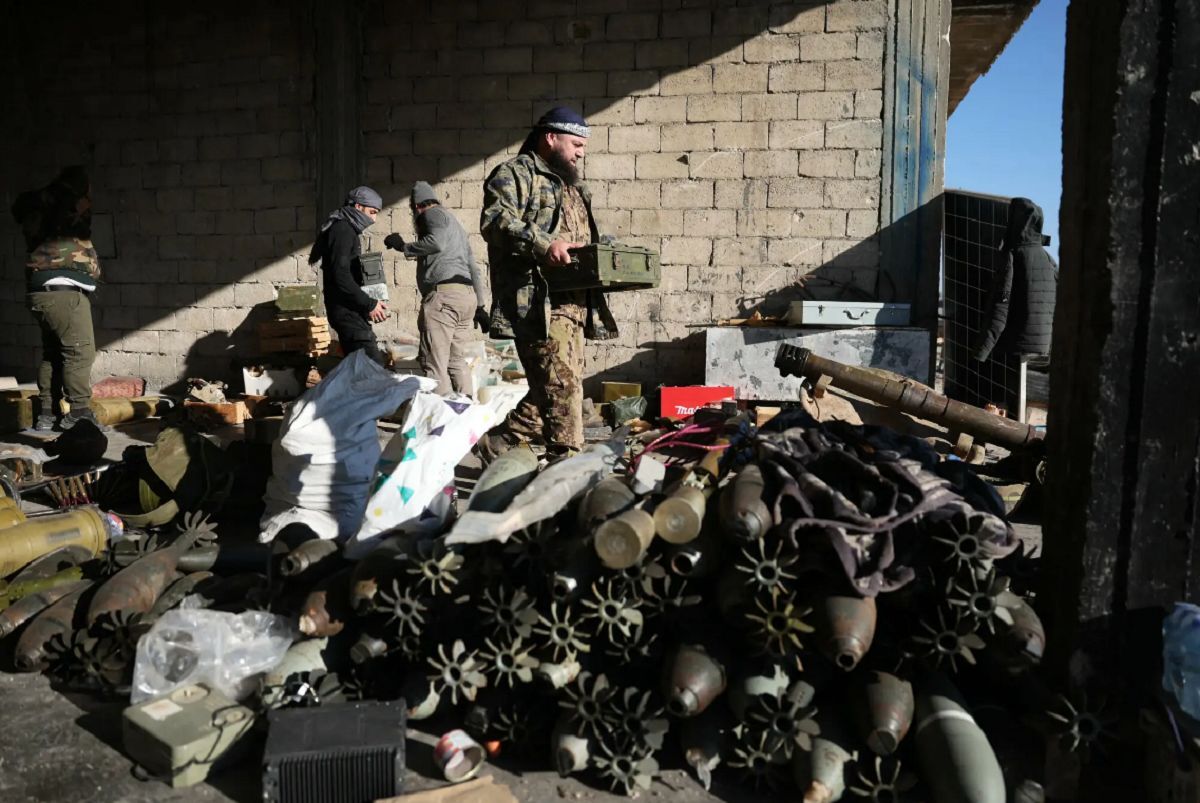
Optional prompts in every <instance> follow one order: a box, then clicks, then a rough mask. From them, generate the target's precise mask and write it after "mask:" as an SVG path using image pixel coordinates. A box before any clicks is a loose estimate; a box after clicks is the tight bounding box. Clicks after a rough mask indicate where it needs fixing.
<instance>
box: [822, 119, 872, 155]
mask: <svg viewBox="0 0 1200 803" xmlns="http://www.w3.org/2000/svg"><path fill="white" fill-rule="evenodd" d="M882 144H883V123H882V122H881V121H880V120H838V121H834V122H829V123H826V124H825V145H826V147H829V148H879V147H881V145H882Z"/></svg>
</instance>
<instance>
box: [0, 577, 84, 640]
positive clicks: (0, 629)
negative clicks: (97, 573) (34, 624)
mask: <svg viewBox="0 0 1200 803" xmlns="http://www.w3.org/2000/svg"><path fill="white" fill-rule="evenodd" d="M91 584H92V581H91V580H76V581H74V582H71V583H66V584H64V585H56V586H53V587H52V588H47V589H45V590H44V591H37V592H35V593H33V594H29V595H27V596H24V597H21V599H19V600H17V601H16V602H14V603H13V604H12V605H9V606H8V607H7V608H5V609H4V611H3V612H2V613H0V638H5V637H6V636H8V635H10V634H12V633H14V632H16V630H17V629H18V628H19V627H20V626H21V625H23V624H25V623H26V622H28V621H29V620H30V619H32V618H33V617H35V616H37V615H38V614H39V613H41V612H42V611H44V610H46V609H47V608H49V607H50V606H51V605H53V604H54V603H56V602H58V601H59V600H60V599H62V598H63V597H65V596H68V595H69V594H73V593H75V592H77V591H82V590H83V589H85V588H87V587H88V586H90V585H91Z"/></svg>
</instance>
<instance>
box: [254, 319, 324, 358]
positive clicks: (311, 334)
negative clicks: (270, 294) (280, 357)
mask: <svg viewBox="0 0 1200 803" xmlns="http://www.w3.org/2000/svg"><path fill="white" fill-rule="evenodd" d="M331 343H332V338H331V337H330V334H329V321H328V320H327V319H325V318H319V317H317V316H315V315H306V316H303V317H295V318H277V319H276V320H273V321H264V322H263V323H260V324H259V325H258V350H259V351H260V352H261V353H263V354H278V353H281V352H287V353H290V354H296V353H304V354H308V355H310V356H313V357H316V356H320V355H321V354H326V353H328V351H329V346H330V344H331Z"/></svg>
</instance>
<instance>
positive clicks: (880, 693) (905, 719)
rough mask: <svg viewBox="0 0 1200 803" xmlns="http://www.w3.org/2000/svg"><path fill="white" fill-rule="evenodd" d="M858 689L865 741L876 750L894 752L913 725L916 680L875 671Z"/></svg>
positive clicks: (858, 707)
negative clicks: (913, 686)
mask: <svg viewBox="0 0 1200 803" xmlns="http://www.w3.org/2000/svg"><path fill="white" fill-rule="evenodd" d="M858 693H859V695H860V696H859V700H858V706H857V710H858V725H859V731H860V733H861V735H862V737H863V741H865V742H866V743H867V747H869V748H871V750H872V751H873V752H874V753H875V754H877V755H880V756H888V755H891V754H892V753H894V752H895V751H896V748H897V747H898V746H899V745H900V742H901V741H903V740H904V737H905V735H907V734H908V729H909V728H910V727H912V720H913V708H914V701H913V690H912V684H911V683H909V682H908V681H907V680H903V679H901V678H898V677H896V676H895V675H892V674H889V673H887V672H871V673H869V674H868V675H867V678H866V680H865V682H864V683H863V684H862V685H861V688H860V689H859V692H858Z"/></svg>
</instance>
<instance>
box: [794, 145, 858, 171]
mask: <svg viewBox="0 0 1200 803" xmlns="http://www.w3.org/2000/svg"><path fill="white" fill-rule="evenodd" d="M798 172H799V173H800V175H801V176H812V177H817V178H853V177H854V151H850V150H842V151H831V150H820V151H804V152H803V153H800V154H799V165H798Z"/></svg>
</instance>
